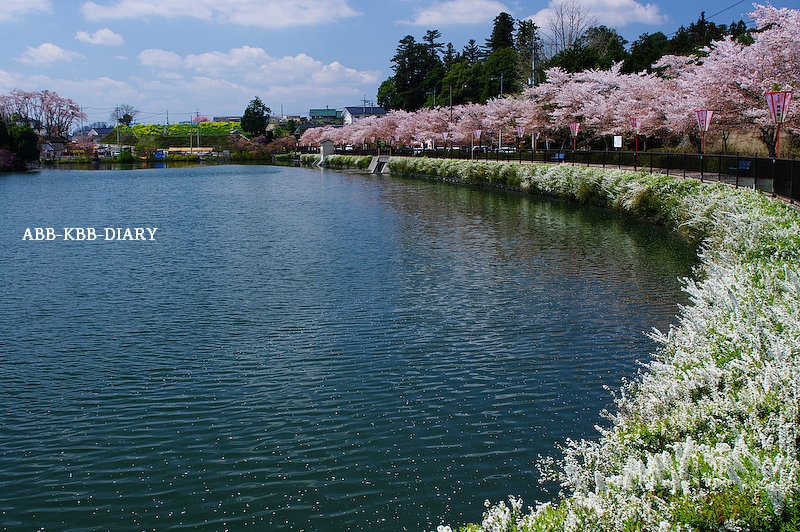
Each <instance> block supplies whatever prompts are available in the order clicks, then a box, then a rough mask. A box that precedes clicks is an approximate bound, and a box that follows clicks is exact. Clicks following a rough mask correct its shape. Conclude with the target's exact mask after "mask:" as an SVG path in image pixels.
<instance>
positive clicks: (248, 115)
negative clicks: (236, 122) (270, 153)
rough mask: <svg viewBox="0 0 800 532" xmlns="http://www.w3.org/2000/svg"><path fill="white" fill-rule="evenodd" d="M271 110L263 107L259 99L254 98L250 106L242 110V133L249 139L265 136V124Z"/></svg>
mask: <svg viewBox="0 0 800 532" xmlns="http://www.w3.org/2000/svg"><path fill="white" fill-rule="evenodd" d="M271 113H272V109H270V108H269V107H267V106H266V105H264V102H262V101H261V98H259V97H258V96H256V97H255V98H253V100H251V101H250V105H248V106H247V108H246V109H245V110H244V114H243V115H242V122H241V125H242V131H244V132H245V133H247V134H248V135H250V136H251V137H258V136H261V135H265V134H266V132H267V123H268V122H269V115H270V114H271Z"/></svg>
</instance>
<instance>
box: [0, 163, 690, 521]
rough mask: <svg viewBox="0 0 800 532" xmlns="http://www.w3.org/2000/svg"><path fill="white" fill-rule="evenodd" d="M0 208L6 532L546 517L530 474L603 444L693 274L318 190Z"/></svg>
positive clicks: (265, 186) (432, 191) (152, 194)
mask: <svg viewBox="0 0 800 532" xmlns="http://www.w3.org/2000/svg"><path fill="white" fill-rule="evenodd" d="M0 202H3V203H4V204H5V205H7V206H8V209H7V212H8V215H7V216H4V218H3V220H2V222H0V242H2V245H3V246H4V252H3V254H2V255H0V270H2V271H3V275H4V281H6V283H5V284H6V287H7V288H6V290H5V293H4V297H3V298H2V300H1V301H0V320H1V321H2V328H0V330H1V331H2V333H0V342H1V343H2V344H3V350H2V352H1V353H0V379H2V381H3V383H4V393H3V394H2V395H0V409H1V410H0V411H2V412H3V413H2V414H1V416H2V417H0V425H1V426H2V431H1V432H0V508H2V511H1V512H0V526H2V528H3V529H4V530H12V529H34V528H40V527H41V528H53V529H58V530H94V529H97V530H101V529H134V528H141V529H146V528H147V529H166V528H169V529H177V530H180V529H191V530H198V529H199V530H221V529H226V528H232V529H239V528H243V527H244V526H247V525H252V526H255V527H257V528H258V529H263V528H270V529H276V530H330V529H332V528H336V529H341V530H366V529H372V528H384V529H393V530H396V529H403V528H406V529H409V530H430V529H435V527H436V525H438V524H440V523H441V522H448V523H458V522H465V521H474V520H477V519H479V517H480V512H481V508H482V506H481V503H482V501H483V500H484V499H485V498H489V499H493V500H498V499H503V498H505V496H506V495H507V494H508V493H518V494H522V495H524V496H525V498H526V500H527V501H533V500H534V499H542V498H545V497H547V493H545V492H543V491H540V488H539V487H538V486H537V479H536V471H535V468H534V461H535V458H536V456H537V455H539V454H549V453H552V452H554V449H555V444H556V443H557V442H560V441H563V440H564V438H566V437H585V436H592V435H593V434H594V429H593V426H594V424H595V423H597V422H598V421H599V416H598V412H599V411H600V410H601V409H602V408H603V407H604V406H606V405H607V404H608V402H609V400H610V397H609V396H608V394H607V392H606V391H604V389H603V386H604V385H609V386H616V385H618V383H619V382H620V379H621V378H622V377H623V376H625V375H630V374H632V373H633V372H635V370H636V361H637V359H638V360H643V359H646V358H647V356H648V353H649V350H650V349H652V346H651V345H650V344H649V343H648V341H647V339H646V338H645V337H644V335H643V334H642V331H645V330H649V328H650V327H651V326H659V327H665V326H666V325H667V324H668V323H669V322H670V321H671V320H672V316H673V314H674V313H675V312H676V310H677V307H676V305H677V303H678V302H680V301H682V298H681V295H680V294H679V291H678V283H677V279H678V277H680V276H684V275H687V274H688V272H689V268H690V267H691V264H692V260H693V253H692V250H691V249H689V248H688V247H687V246H685V245H684V244H683V243H681V242H680V241H679V240H677V239H676V238H674V237H673V236H672V235H669V234H667V233H664V232H662V231H660V230H658V229H656V228H652V227H650V226H646V225H641V224H637V223H635V222H634V221H631V220H621V219H619V218H616V217H615V216H614V215H612V214H610V213H606V212H604V211H599V210H592V209H576V208H573V207H570V206H566V205H563V204H560V203H557V202H552V201H541V200H536V199H531V198H522V197H518V196H513V195H505V194H495V193H487V192H485V191H475V190H470V189H465V188H458V187H449V186H441V185H436V184H431V183H425V182H417V181H402V180H386V179H380V180H376V179H371V178H366V177H361V176H346V175H341V174H336V173H329V172H324V173H319V172H312V171H307V170H301V169H277V168H264V167H233V166H232V167H221V168H196V169H189V168H186V169H169V170H149V171H136V172H104V171H98V172H77V171H76V172H58V171H42V172H39V173H37V174H32V175H25V176H22V175H14V176H9V177H6V178H4V179H3V180H2V181H0ZM37 224H39V225H42V226H49V225H52V226H55V227H58V226H77V225H84V226H89V225H95V226H97V227H104V226H126V225H134V224H140V225H142V224H149V225H153V226H158V227H159V239H158V240H157V241H156V242H154V243H121V242H116V243H111V242H109V243H100V242H94V243H88V242H23V241H21V240H20V239H21V235H22V233H23V231H24V228H25V227H28V226H36V225H37Z"/></svg>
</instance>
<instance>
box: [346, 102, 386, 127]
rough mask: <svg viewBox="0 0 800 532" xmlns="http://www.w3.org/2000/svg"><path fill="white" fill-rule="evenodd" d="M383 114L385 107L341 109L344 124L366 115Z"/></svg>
mask: <svg viewBox="0 0 800 532" xmlns="http://www.w3.org/2000/svg"><path fill="white" fill-rule="evenodd" d="M385 114H386V109H384V108H383V107H367V106H359V107H345V108H344V111H342V122H343V123H345V124H352V123H353V122H355V121H357V120H361V119H362V118H366V117H368V116H383V115H385Z"/></svg>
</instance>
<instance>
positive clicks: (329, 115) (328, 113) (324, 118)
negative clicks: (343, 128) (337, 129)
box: [308, 108, 342, 125]
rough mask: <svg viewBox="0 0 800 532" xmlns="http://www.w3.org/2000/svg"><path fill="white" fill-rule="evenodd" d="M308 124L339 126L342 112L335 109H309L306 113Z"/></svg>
mask: <svg viewBox="0 0 800 532" xmlns="http://www.w3.org/2000/svg"><path fill="white" fill-rule="evenodd" d="M308 118H309V122H311V123H313V124H332V125H336V124H341V123H342V111H337V110H336V109H328V108H325V109H311V110H309V111H308Z"/></svg>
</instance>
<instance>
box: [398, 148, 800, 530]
mask: <svg viewBox="0 0 800 532" xmlns="http://www.w3.org/2000/svg"><path fill="white" fill-rule="evenodd" d="M414 163H416V161H415V160H410V161H393V162H392V163H391V164H390V167H391V168H392V170H393V171H396V172H398V173H409V174H426V175H430V176H437V175H439V174H438V173H437V169H436V165H435V164H432V162H428V163H427V165H426V167H425V169H424V171H421V170H420V169H419V167H417V166H415V164H414ZM461 164H462V166H463V168H462V170H461V171H462V174H461V175H462V176H469V177H468V178H465V179H464V180H465V181H470V182H488V181H492V179H498V180H505V184H506V185H508V186H514V187H516V188H518V189H520V190H522V191H526V192H530V193H538V194H547V195H553V196H558V197H563V198H569V199H572V200H577V201H583V202H588V203H593V204H598V205H605V206H608V207H611V208H614V209H618V210H620V211H623V212H627V213H631V214H635V215H639V216H644V217H647V218H648V219H651V220H654V221H657V222H659V223H663V224H665V225H668V226H669V227H672V228H674V229H676V230H677V231H680V232H681V233H683V234H684V235H686V236H687V238H690V239H691V240H692V241H694V242H696V243H698V248H699V258H700V265H699V266H698V267H697V269H696V271H695V275H694V276H693V279H687V280H686V281H685V290H686V292H687V293H688V295H689V297H690V303H689V304H688V305H687V306H685V307H682V308H681V309H680V316H679V321H678V323H677V324H676V325H675V326H673V327H672V328H670V329H669V330H668V331H657V330H654V331H653V332H652V333H651V336H652V338H653V339H655V340H656V341H657V342H658V343H659V344H660V349H659V350H658V351H657V352H656V353H654V354H653V359H652V361H651V362H650V363H649V364H647V365H646V366H645V367H643V369H642V371H641V372H640V374H639V375H637V376H636V378H634V379H632V380H630V381H628V382H626V384H625V385H624V386H623V387H622V388H621V389H620V390H618V391H617V392H616V393H615V409H614V410H613V411H610V412H604V413H603V417H605V418H606V420H607V421H606V424H605V426H603V427H598V430H599V432H600V436H599V438H598V439H597V440H579V441H567V442H565V444H564V445H563V457H561V458H559V459H553V458H551V459H548V460H543V461H542V463H541V470H542V479H543V481H547V480H557V481H558V482H560V484H561V486H562V488H563V490H562V495H561V500H560V501H555V502H553V503H548V504H544V505H539V506H537V507H536V508H532V509H529V510H528V511H526V512H522V510H521V501H519V499H515V498H513V497H512V498H509V504H506V503H505V502H502V501H501V502H499V503H497V504H496V505H493V506H492V505H490V506H489V507H488V509H487V511H486V512H485V513H484V518H483V521H482V523H481V524H480V525H472V526H469V527H466V528H465V529H464V530H475V531H478V530H482V531H545V530H547V531H550V530H553V531H555V530H559V531H575V532H577V531H585V530H592V531H594V530H626V531H627V530H646V531H650V530H656V531H664V532H666V531H722V530H730V531H745V530H771V531H773V530H774V531H787V532H788V531H790V530H800V461H798V449H797V446H798V443H799V442H800V215H798V212H797V211H796V210H795V209H794V208H793V207H791V206H788V205H785V204H783V203H781V202H779V201H777V200H772V199H770V198H767V197H765V196H764V195H763V194H761V193H758V192H754V191H752V190H743V189H739V190H734V189H732V188H729V187H725V186H723V185H717V184H703V183H699V182H696V181H692V180H680V179H672V178H668V177H665V176H655V175H648V174H644V173H631V172H622V171H612V170H599V169H592V168H585V167H574V166H570V165H564V164H562V165H555V166H545V165H517V166H518V169H517V170H516V171H514V173H512V171H511V170H506V169H505V168H501V169H497V170H493V169H490V168H489V164H490V163H481V165H480V166H479V167H476V168H475V169H471V168H467V167H468V165H469V163H466V162H464V163H461ZM501 166H502V165H501ZM448 172H450V176H451V177H452V172H453V167H452V166H450V167H449V170H448ZM495 176H497V177H495Z"/></svg>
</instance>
